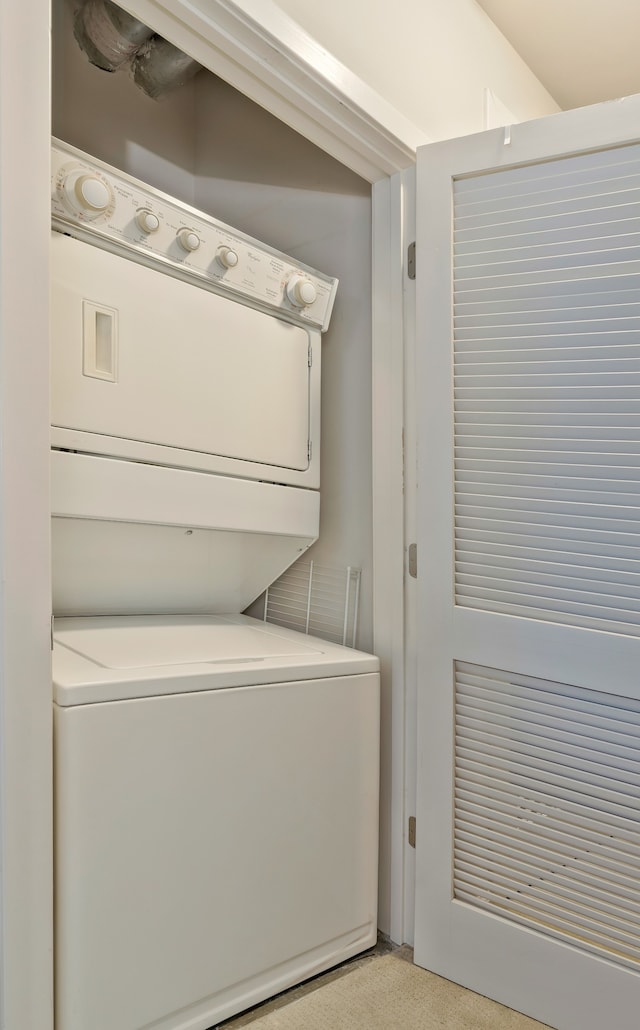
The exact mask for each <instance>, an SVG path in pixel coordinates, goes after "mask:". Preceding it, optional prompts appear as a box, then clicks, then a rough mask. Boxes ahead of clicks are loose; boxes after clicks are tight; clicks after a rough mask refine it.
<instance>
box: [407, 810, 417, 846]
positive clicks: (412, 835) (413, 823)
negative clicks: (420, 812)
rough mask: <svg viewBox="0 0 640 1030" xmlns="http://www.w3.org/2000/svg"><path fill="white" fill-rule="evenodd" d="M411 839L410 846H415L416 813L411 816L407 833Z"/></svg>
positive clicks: (409, 839)
mask: <svg viewBox="0 0 640 1030" xmlns="http://www.w3.org/2000/svg"><path fill="white" fill-rule="evenodd" d="M407 839H408V841H409V847H412V848H415V846H416V817H415V815H410V816H409V832H408V834H407Z"/></svg>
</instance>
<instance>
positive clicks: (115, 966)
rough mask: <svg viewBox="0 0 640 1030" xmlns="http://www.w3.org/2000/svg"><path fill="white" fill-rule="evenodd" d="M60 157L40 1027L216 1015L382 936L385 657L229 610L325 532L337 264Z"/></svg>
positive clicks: (130, 1029) (202, 1023)
mask: <svg viewBox="0 0 640 1030" xmlns="http://www.w3.org/2000/svg"><path fill="white" fill-rule="evenodd" d="M52 168H53V174H52V206H53V222H54V228H55V229H56V232H54V234H53V238H52V268H53V273H52V280H53V281H52V312H53V333H52V336H53V356H52V365H53V376H52V414H53V428H52V445H53V451H52V515H53V556H54V566H53V587H54V590H53V596H54V602H53V603H54V613H55V615H56V619H55V625H54V649H53V669H54V711H55V720H54V721H55V842H56V843H55V847H56V854H55V891H56V910H55V923H56V936H55V966H56V977H55V992H56V1030H205V1028H208V1027H211V1026H212V1025H213V1024H214V1023H216V1022H218V1021H219V1020H221V1019H223V1018H225V1017H227V1016H229V1015H232V1014H233V1013H236V1012H238V1011H241V1010H242V1009H244V1008H246V1007H248V1006H251V1005H253V1004H255V1003H256V1002H258V1001H260V1000H262V999H264V998H265V997H268V996H270V995H272V994H274V993H276V992H278V991H280V990H282V989H283V988H285V987H287V986H289V985H291V984H293V983H296V982H299V981H301V980H303V979H305V978H306V977H308V976H311V975H313V974H314V973H317V972H319V971H321V970H323V969H326V968H328V967H329V966H331V965H334V964H336V963H337V962H340V961H341V960H342V959H345V958H347V957H349V956H352V955H355V954H357V953H358V952H360V951H362V950H364V949H366V948H367V947H369V946H370V945H371V944H373V943H374V941H375V939H376V899H377V828H378V739H379V713H378V708H379V673H378V661H377V659H375V658H373V657H371V656H370V655H363V654H359V653H358V652H355V651H352V650H350V649H347V648H343V647H339V646H337V645H334V644H330V643H328V642H325V641H321V640H317V639H313V638H311V637H306V636H301V635H300V634H297V633H294V632H291V631H287V630H284V629H279V628H278V629H276V628H274V627H272V626H268V625H266V624H264V623H262V622H258V621H256V620H254V619H250V618H247V617H246V616H244V615H242V614H239V613H240V612H242V611H243V610H244V608H246V606H247V605H249V604H250V603H251V602H252V601H253V600H254V599H255V598H256V597H257V596H258V595H259V594H260V593H261V592H262V591H263V590H264V588H265V587H266V586H267V585H269V583H271V582H272V581H273V580H274V579H275V578H276V577H277V576H278V575H279V574H280V573H281V572H282V571H283V570H284V569H286V568H287V567H288V566H289V565H290V564H291V563H292V562H293V561H295V559H296V558H297V557H298V556H299V555H300V554H301V553H303V552H304V551H305V550H306V549H307V548H308V547H309V546H310V545H311V544H312V543H313V541H314V540H315V539H316V538H317V536H318V521H319V492H318V487H319V431H320V377H319V376H320V334H321V332H322V331H323V329H324V328H326V326H327V324H328V320H329V316H330V313H331V307H332V304H333V298H334V295H335V290H336V281H335V280H334V279H331V278H330V277H328V276H326V275H323V274H322V273H320V272H316V271H314V270H313V269H308V268H306V267H305V266H302V265H300V264H299V263H297V262H295V261H294V260H293V259H291V258H288V257H287V256H286V255H282V254H279V253H278V252H276V251H274V250H272V249H271V248H269V247H267V246H265V245H263V244H261V243H258V242H257V241H255V240H251V239H250V238H248V237H246V236H244V235H243V234H242V233H236V232H235V231H234V230H232V229H230V228H229V227H228V226H225V225H223V224H222V223H219V222H217V221H215V220H214V219H212V218H210V217H209V216H208V215H206V214H204V213H202V212H197V211H195V210H194V209H192V208H190V207H188V206H186V205H184V204H180V203H179V202H178V201H176V200H173V199H172V198H170V197H167V196H166V195H164V194H160V193H158V192H157V191H154V190H151V189H149V188H148V187H146V186H145V185H144V184H142V183H139V182H137V181H136V180H133V179H132V178H131V177H129V176H127V175H124V174H123V173H121V172H118V171H116V170H115V169H112V168H109V167H107V166H106V165H104V164H101V163H100V162H96V161H94V160H93V159H91V158H89V157H87V156H86V155H83V154H81V153H80V152H79V151H76V150H74V149H73V148H71V147H68V146H66V145H65V144H59V143H57V142H56V143H55V145H54V149H53V161H52ZM194 612H195V613H197V614H194ZM200 613H202V614H200ZM229 613H231V614H229Z"/></svg>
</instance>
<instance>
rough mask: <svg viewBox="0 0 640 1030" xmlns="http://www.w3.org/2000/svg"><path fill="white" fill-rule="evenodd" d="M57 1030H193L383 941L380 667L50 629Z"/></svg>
mask: <svg viewBox="0 0 640 1030" xmlns="http://www.w3.org/2000/svg"><path fill="white" fill-rule="evenodd" d="M53 667H54V702H55V731H56V734H55V740H56V744H55V754H56V766H55V777H56V987H57V990H56V1028H57V1030H88V1028H91V1030H142V1028H145V1030H151V1028H153V1030H204V1028H207V1027H211V1026H212V1024H214V1023H216V1022H218V1021H219V1020H221V1019H223V1018H225V1017H227V1016H229V1015H232V1014H233V1013H235V1012H238V1011H241V1010H242V1009H244V1008H246V1007H248V1006H250V1005H253V1004H255V1003H256V1002H258V1001H260V1000H262V999H263V998H265V997H268V996H270V995H273V994H274V993H276V992H278V991H280V990H282V989H283V988H285V987H287V986H289V985H290V984H292V983H296V982H299V981H300V980H302V979H304V978H306V977H308V976H311V975H313V974H315V973H317V972H320V971H321V970H323V969H326V968H328V967H329V966H331V965H334V964H335V963H337V962H339V961H341V960H343V959H345V958H347V957H349V956H351V955H354V954H357V953H358V952H361V951H362V950H364V949H365V948H367V947H368V946H370V945H372V944H373V943H374V942H375V939H376V894H377V886H376V884H377V826H378V774H377V770H378V741H379V712H378V706H379V676H378V661H377V659H375V658H373V657H371V656H369V655H363V654H360V653H358V652H356V651H352V650H350V649H347V648H343V647H339V646H337V645H333V644H330V643H328V642H326V641H321V640H317V639H314V638H312V637H303V636H300V635H299V634H297V633H294V632H291V631H288V630H285V629H280V628H276V627H273V626H267V625H265V624H264V623H261V622H258V621H256V620H254V619H250V618H247V617H245V616H242V615H230V616H211V617H189V616H181V617H168V616H167V617H161V616H153V617H142V616H141V617H110V618H109V617H107V618H76V619H58V620H56V624H55V631H54V654H53Z"/></svg>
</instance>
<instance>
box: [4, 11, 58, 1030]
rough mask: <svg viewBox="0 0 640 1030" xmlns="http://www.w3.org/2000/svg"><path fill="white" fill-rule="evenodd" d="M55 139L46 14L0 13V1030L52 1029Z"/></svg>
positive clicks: (24, 12) (41, 12)
mask: <svg viewBox="0 0 640 1030" xmlns="http://www.w3.org/2000/svg"><path fill="white" fill-rule="evenodd" d="M25 40H28V41H29V42H28V45H27V46H26V47H25V46H23V43H24V41H25ZM49 135H50V113H49V5H48V2H47V0H24V2H23V3H20V4H2V5H1V6H0V183H1V184H2V190H1V193H0V227H1V235H0V1027H2V1028H6V1030H13V1028H14V1027H15V1028H17V1027H20V1028H22V1030H49V1028H50V1027H51V1025H52V1020H53V1015H52V982H53V967H52V960H51V956H52V932H53V890H52V789H51V788H52V757H51V714H52V713H51V708H52V706H51V668H50V665H51V652H50V611H51V591H50V583H49V576H50V572H49V570H50V564H51V562H50V548H49V532H50V520H49V342H48V306H49V281H48V271H49V269H48V261H49V237H50V230H49V224H50V217H51V215H50V204H49V153H50V144H49Z"/></svg>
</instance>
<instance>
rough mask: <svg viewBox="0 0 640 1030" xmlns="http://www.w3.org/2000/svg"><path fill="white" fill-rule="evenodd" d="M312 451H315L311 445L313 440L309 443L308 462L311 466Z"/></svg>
mask: <svg viewBox="0 0 640 1030" xmlns="http://www.w3.org/2000/svg"><path fill="white" fill-rule="evenodd" d="M312 450H313V447H312V444H311V440H309V442H308V443H307V461H308V462H309V464H311V452H312Z"/></svg>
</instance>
